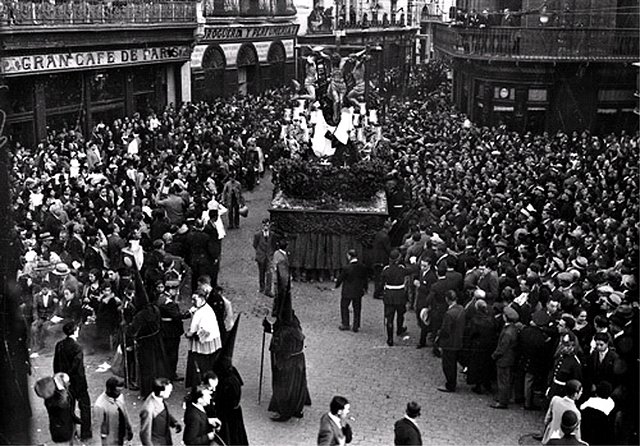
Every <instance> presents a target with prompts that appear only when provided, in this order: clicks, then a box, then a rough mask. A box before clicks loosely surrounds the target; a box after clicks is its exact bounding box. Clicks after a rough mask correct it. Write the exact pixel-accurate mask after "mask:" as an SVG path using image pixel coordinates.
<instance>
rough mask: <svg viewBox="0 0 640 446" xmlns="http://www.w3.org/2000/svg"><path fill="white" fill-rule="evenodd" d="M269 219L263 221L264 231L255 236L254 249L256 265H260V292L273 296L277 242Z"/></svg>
mask: <svg viewBox="0 0 640 446" xmlns="http://www.w3.org/2000/svg"><path fill="white" fill-rule="evenodd" d="M270 226H271V225H270V222H269V219H268V218H265V219H264V220H262V229H261V230H260V231H258V232H256V233H255V234H254V235H253V249H254V250H255V252H256V263H257V264H258V283H259V285H260V292H261V293H264V294H266V295H267V296H269V295H271V280H272V272H271V259H272V258H273V253H274V251H275V240H274V238H273V234H272V233H271V231H270Z"/></svg>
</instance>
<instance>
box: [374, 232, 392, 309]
mask: <svg viewBox="0 0 640 446" xmlns="http://www.w3.org/2000/svg"><path fill="white" fill-rule="evenodd" d="M391 226H392V225H391V222H390V221H388V220H387V221H385V222H384V227H383V228H382V229H380V230H379V231H378V232H376V235H375V236H374V238H373V245H372V248H371V256H372V258H371V264H372V265H373V281H374V287H375V288H374V290H373V298H374V299H382V292H383V289H382V281H381V280H380V275H381V274H382V269H383V268H384V267H385V265H387V264H388V261H389V254H391V240H390V239H389V231H390V230H391Z"/></svg>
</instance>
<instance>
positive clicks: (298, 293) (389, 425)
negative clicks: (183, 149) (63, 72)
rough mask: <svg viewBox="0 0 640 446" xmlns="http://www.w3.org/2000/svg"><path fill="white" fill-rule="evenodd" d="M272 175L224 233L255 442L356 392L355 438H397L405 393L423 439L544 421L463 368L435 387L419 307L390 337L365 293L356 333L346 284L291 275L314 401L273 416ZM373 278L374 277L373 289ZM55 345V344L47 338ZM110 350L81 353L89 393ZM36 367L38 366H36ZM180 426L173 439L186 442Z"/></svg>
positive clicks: (305, 432) (283, 432)
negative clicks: (446, 389) (416, 411)
mask: <svg viewBox="0 0 640 446" xmlns="http://www.w3.org/2000/svg"><path fill="white" fill-rule="evenodd" d="M271 191H272V189H271V184H270V181H269V179H268V178H265V179H264V181H263V182H262V184H261V185H260V186H258V188H257V189H256V190H255V191H254V192H252V193H246V194H245V197H246V199H247V204H248V206H249V209H250V215H249V217H248V218H246V219H243V220H242V221H241V222H240V224H241V227H240V229H237V230H232V231H229V232H228V233H227V237H226V239H225V241H224V243H223V248H222V250H223V253H222V269H221V273H220V274H221V275H220V277H221V285H222V286H223V287H224V289H225V295H226V296H227V297H228V298H229V299H230V300H231V301H232V303H233V306H234V311H235V312H236V313H237V312H242V313H243V316H242V319H241V322H240V328H239V334H238V340H237V342H236V349H235V356H234V363H235V365H236V367H237V369H238V370H239V372H240V374H241V375H242V377H243V379H244V382H245V385H244V388H243V397H242V407H243V411H244V417H245V424H246V427H247V433H248V437H249V441H250V443H251V444H258V445H312V444H315V441H316V434H317V430H318V423H319V418H320V416H321V414H322V413H323V412H326V411H327V410H328V406H329V401H330V399H331V397H332V396H333V395H335V394H340V395H343V396H345V397H346V398H347V399H349V400H350V402H351V414H352V415H353V417H354V418H355V421H352V422H351V425H352V428H353V432H354V439H353V443H352V444H354V445H390V444H393V422H394V420H396V419H398V418H400V417H401V416H402V415H403V413H404V408H405V405H406V403H407V401H409V400H416V401H418V402H419V403H420V404H421V405H422V416H421V418H419V419H418V423H419V425H420V427H421V430H422V438H423V442H424V443H425V444H518V442H519V439H520V438H521V437H522V436H523V435H526V434H528V433H533V432H537V431H540V430H541V428H542V413H541V412H528V411H524V410H523V409H522V408H521V407H520V406H516V405H513V406H511V408H510V409H509V410H493V409H491V408H489V407H488V404H490V403H491V402H492V396H490V395H481V396H478V395H475V394H474V393H472V392H471V391H470V389H469V386H467V385H466V384H464V375H460V376H459V391H458V393H454V394H444V393H441V392H438V391H437V390H436V387H438V386H441V385H442V384H444V378H443V375H442V370H441V366H440V360H439V359H437V358H435V357H434V356H433V355H432V353H431V351H430V349H421V350H417V349H416V348H415V345H416V336H417V334H418V330H417V327H416V322H415V316H414V314H413V313H407V326H408V328H409V331H408V333H407V335H408V338H406V339H397V342H396V346H395V347H392V348H390V347H387V346H386V343H385V336H384V334H383V320H382V319H383V318H382V314H383V311H382V310H383V309H382V301H378V300H374V299H372V297H371V292H369V293H368V294H367V295H366V296H365V297H364V299H363V315H362V327H361V330H360V332H359V333H353V332H350V331H339V330H338V325H339V311H340V310H339V299H340V291H339V290H334V289H333V288H334V286H333V283H329V282H324V283H299V282H294V283H293V285H292V294H293V299H294V300H293V307H294V309H295V311H296V313H297V315H298V317H299V319H300V321H301V323H302V327H303V330H304V333H305V335H306V352H305V353H306V361H307V376H308V382H309V390H310V393H311V399H312V402H313V405H312V406H311V407H308V408H307V409H306V410H305V413H304V418H302V419H295V418H294V419H292V420H291V421H288V422H285V423H274V422H272V421H270V419H269V416H270V413H268V412H267V406H268V403H269V398H270V396H271V375H270V360H269V356H268V344H269V335H267V338H266V345H265V357H264V379H263V388H262V402H261V404H260V405H258V388H259V372H260V352H261V347H262V337H263V334H262V333H263V332H262V325H261V321H262V318H263V317H264V316H265V315H267V314H268V313H269V312H270V308H271V303H272V300H271V299H269V298H267V297H265V296H263V295H262V294H259V293H258V292H257V289H258V284H257V267H256V265H255V262H254V261H253V249H252V247H251V240H252V235H253V232H254V231H255V230H257V229H258V228H259V225H260V221H261V220H262V218H264V217H266V216H268V212H267V209H268V206H269V200H270V198H271ZM371 288H372V287H371V286H370V289H371ZM181 348H182V350H181V360H180V361H181V362H180V364H179V366H178V370H179V373H180V374H181V375H183V374H184V369H185V358H186V343H185V342H183V343H182V345H181ZM51 350H52V348H51ZM109 359H110V358H107V357H104V356H101V355H87V356H85V364H86V368H87V375H88V377H89V385H90V389H89V390H90V394H91V398H92V401H95V398H96V397H97V396H98V395H99V394H100V393H101V392H102V391H103V390H104V389H103V387H104V382H105V381H106V379H107V378H108V377H109V376H110V373H109V372H106V373H96V372H95V370H96V368H97V366H98V365H99V364H100V363H102V362H103V361H105V360H107V361H108V360H109ZM33 365H34V371H35V374H36V375H37V376H38V377H41V376H45V375H46V374H48V373H50V372H51V366H52V354H46V355H42V356H41V357H40V358H37V359H35V360H34V363H33ZM34 376H35V375H34ZM137 393H138V392H129V391H126V392H125V395H126V399H127V403H128V408H129V415H130V417H131V420H132V423H133V424H134V433H135V435H134V440H133V442H132V443H134V444H138V443H139V437H138V427H139V417H138V412H139V411H138V407H139V406H140V403H141V401H140V400H139V399H138V397H137ZM183 396H184V386H182V385H180V384H178V385H177V387H176V389H175V390H174V393H173V395H172V396H171V400H170V408H171V410H172V412H173V415H174V416H176V417H177V418H181V417H182V414H183V410H182V407H181V404H182V398H183ZM32 406H33V408H34V413H35V416H34V427H33V431H34V442H36V443H50V437H49V432H48V426H47V423H48V420H47V415H46V411H45V410H44V404H43V402H42V400H40V399H39V398H37V397H36V396H35V395H34V394H32ZM93 435H94V439H93V443H92V444H100V440H99V438H100V435H99V424H97V423H96V422H95V421H94V426H93ZM181 439H182V437H181V435H174V442H175V443H176V444H179V443H180V442H181Z"/></svg>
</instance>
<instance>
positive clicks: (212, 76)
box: [202, 45, 227, 99]
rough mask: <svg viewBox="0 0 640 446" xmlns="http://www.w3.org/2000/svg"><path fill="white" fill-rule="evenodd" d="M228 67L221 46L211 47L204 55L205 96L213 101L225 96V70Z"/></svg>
mask: <svg viewBox="0 0 640 446" xmlns="http://www.w3.org/2000/svg"><path fill="white" fill-rule="evenodd" d="M226 66H227V61H226V58H225V57H224V51H223V50H222V48H220V45H209V46H208V47H207V49H206V50H205V52H204V54H203V55H202V70H203V71H204V85H203V90H204V91H203V96H204V97H205V98H206V99H212V98H216V97H219V96H222V95H223V94H224V70H225V68H226Z"/></svg>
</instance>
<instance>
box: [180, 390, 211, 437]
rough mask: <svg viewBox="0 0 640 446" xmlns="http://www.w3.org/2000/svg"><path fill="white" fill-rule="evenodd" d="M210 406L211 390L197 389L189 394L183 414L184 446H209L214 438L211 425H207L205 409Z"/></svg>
mask: <svg viewBox="0 0 640 446" xmlns="http://www.w3.org/2000/svg"><path fill="white" fill-rule="evenodd" d="M209 404H211V390H209V389H208V388H205V387H197V388H196V389H194V390H193V391H192V392H191V395H190V403H188V404H187V409H186V411H185V413H184V434H183V436H182V440H183V442H184V444H185V445H186V446H192V445H194V446H197V445H207V446H208V445H210V444H211V442H212V441H213V439H214V437H215V432H214V430H213V425H211V424H210V423H209V419H208V418H207V413H206V412H205V407H207V406H209Z"/></svg>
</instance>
